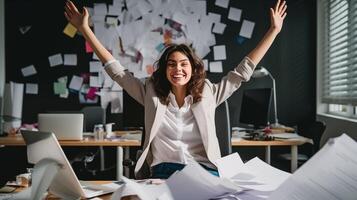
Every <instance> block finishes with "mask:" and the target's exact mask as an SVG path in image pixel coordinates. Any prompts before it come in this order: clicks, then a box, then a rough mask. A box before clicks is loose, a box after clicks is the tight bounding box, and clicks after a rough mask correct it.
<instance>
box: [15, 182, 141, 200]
mask: <svg viewBox="0 0 357 200" xmlns="http://www.w3.org/2000/svg"><path fill="white" fill-rule="evenodd" d="M86 182H89V183H93V184H106V183H110V182H112V181H86ZM24 189H25V188H23V187H19V188H17V189H16V190H15V191H14V192H15V193H16V192H21V190H24ZM111 197H112V194H106V195H101V196H98V198H100V199H102V200H109V199H111ZM45 199H46V200H52V199H53V200H55V199H56V200H57V199H59V198H58V197H56V196H54V195H51V194H49V195H47V197H46V198H45ZM122 200H139V199H138V198H137V197H136V196H127V197H124V198H122Z"/></svg>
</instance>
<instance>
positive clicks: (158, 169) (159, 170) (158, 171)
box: [151, 162, 219, 179]
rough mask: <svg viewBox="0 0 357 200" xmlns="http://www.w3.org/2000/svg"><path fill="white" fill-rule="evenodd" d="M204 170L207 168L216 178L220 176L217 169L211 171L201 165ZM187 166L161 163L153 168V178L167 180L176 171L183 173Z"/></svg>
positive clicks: (207, 168)
mask: <svg viewBox="0 0 357 200" xmlns="http://www.w3.org/2000/svg"><path fill="white" fill-rule="evenodd" d="M200 165H201V166H202V167H203V168H205V169H206V170H207V171H208V172H209V173H211V174H212V175H214V176H219V173H218V171H217V170H215V169H211V168H209V167H207V166H205V165H202V164H200ZM185 166H186V165H184V164H178V163H167V162H165V163H160V164H158V165H155V166H153V167H152V168H151V173H152V175H151V178H160V179H167V178H169V177H170V176H171V175H172V174H173V173H175V172H176V171H181V170H182V169H183V168H184V167H185Z"/></svg>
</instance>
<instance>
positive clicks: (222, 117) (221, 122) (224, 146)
mask: <svg viewBox="0 0 357 200" xmlns="http://www.w3.org/2000/svg"><path fill="white" fill-rule="evenodd" d="M215 123H216V134H217V138H218V142H219V148H220V150H221V156H222V157H223V156H227V155H229V154H231V153H232V141H231V136H232V134H231V124H230V117H229V105H228V101H227V100H226V101H224V102H223V103H221V104H220V105H219V106H218V107H217V108H216V114H215Z"/></svg>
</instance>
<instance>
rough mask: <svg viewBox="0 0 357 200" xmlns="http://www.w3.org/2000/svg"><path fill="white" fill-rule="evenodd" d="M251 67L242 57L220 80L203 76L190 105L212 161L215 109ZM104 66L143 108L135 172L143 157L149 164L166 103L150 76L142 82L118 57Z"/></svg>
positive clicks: (215, 143) (215, 141) (217, 155)
mask: <svg viewBox="0 0 357 200" xmlns="http://www.w3.org/2000/svg"><path fill="white" fill-rule="evenodd" d="M254 68H255V65H254V63H253V62H252V61H251V60H250V59H249V58H248V57H245V58H244V59H243V60H242V61H241V63H239V65H238V66H237V67H235V68H234V69H233V70H232V71H230V72H228V74H227V75H226V76H225V77H223V78H222V79H221V81H220V82H219V83H216V84H213V83H211V82H210V81H209V80H207V79H206V81H205V86H204V88H203V93H202V100H201V101H200V102H197V103H195V104H193V105H192V107H191V109H192V112H193V115H194V117H195V120H196V122H197V125H198V128H199V131H200V134H201V137H202V142H203V145H204V148H205V150H206V154H207V157H208V159H209V160H210V161H211V162H212V164H215V163H214V161H215V160H217V159H218V158H220V157H221V152H220V149H219V144H218V139H217V136H216V127H215V119H214V117H215V109H216V107H217V106H218V105H219V104H220V103H222V102H223V101H225V100H226V99H227V98H228V97H230V96H231V95H232V93H233V92H234V91H236V90H237V89H238V88H239V87H240V85H241V83H242V82H245V81H248V80H249V79H250V77H251V75H252V73H253V70H254ZM105 70H106V72H107V73H108V74H109V76H110V77H111V78H112V79H113V80H114V81H116V82H117V83H118V84H119V85H120V86H121V87H122V88H123V89H124V90H126V92H127V93H128V94H129V95H130V96H132V97H133V98H134V99H135V100H136V101H138V102H139V103H140V104H142V105H143V106H144V108H145V131H146V133H145V141H144V147H143V149H144V151H143V153H142V155H141V157H140V158H139V160H138V161H137V163H136V166H135V174H137V172H138V171H139V170H140V169H141V167H142V166H143V163H144V161H145V160H146V161H147V162H148V164H149V166H150V165H151V163H152V152H151V149H150V144H151V142H152V141H153V139H154V138H155V136H156V134H157V131H158V129H159V127H160V125H161V121H162V120H163V117H164V114H165V112H166V108H167V107H166V105H164V104H162V103H161V102H160V101H159V98H158V97H157V96H156V94H155V90H154V85H153V83H152V81H151V79H148V80H147V81H146V82H145V83H143V82H141V81H140V80H139V79H137V78H135V77H134V76H132V74H131V73H130V72H128V71H127V70H125V68H124V67H123V66H122V65H121V64H120V63H119V62H117V61H116V62H113V63H111V64H109V65H108V66H107V67H105Z"/></svg>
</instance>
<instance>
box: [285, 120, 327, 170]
mask: <svg viewBox="0 0 357 200" xmlns="http://www.w3.org/2000/svg"><path fill="white" fill-rule="evenodd" d="M325 129H326V124H325V122H323V121H314V122H310V123H303V124H301V125H300V126H298V134H299V135H301V136H304V137H307V138H310V139H312V141H313V144H306V145H308V146H307V147H309V148H308V150H307V153H306V154H303V153H299V154H298V164H299V165H302V164H303V163H304V162H306V161H307V160H308V159H309V158H311V157H312V156H313V155H314V154H315V153H316V152H317V151H319V149H320V140H321V137H322V135H323V133H324V131H325ZM279 158H281V159H283V160H291V154H281V155H279Z"/></svg>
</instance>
